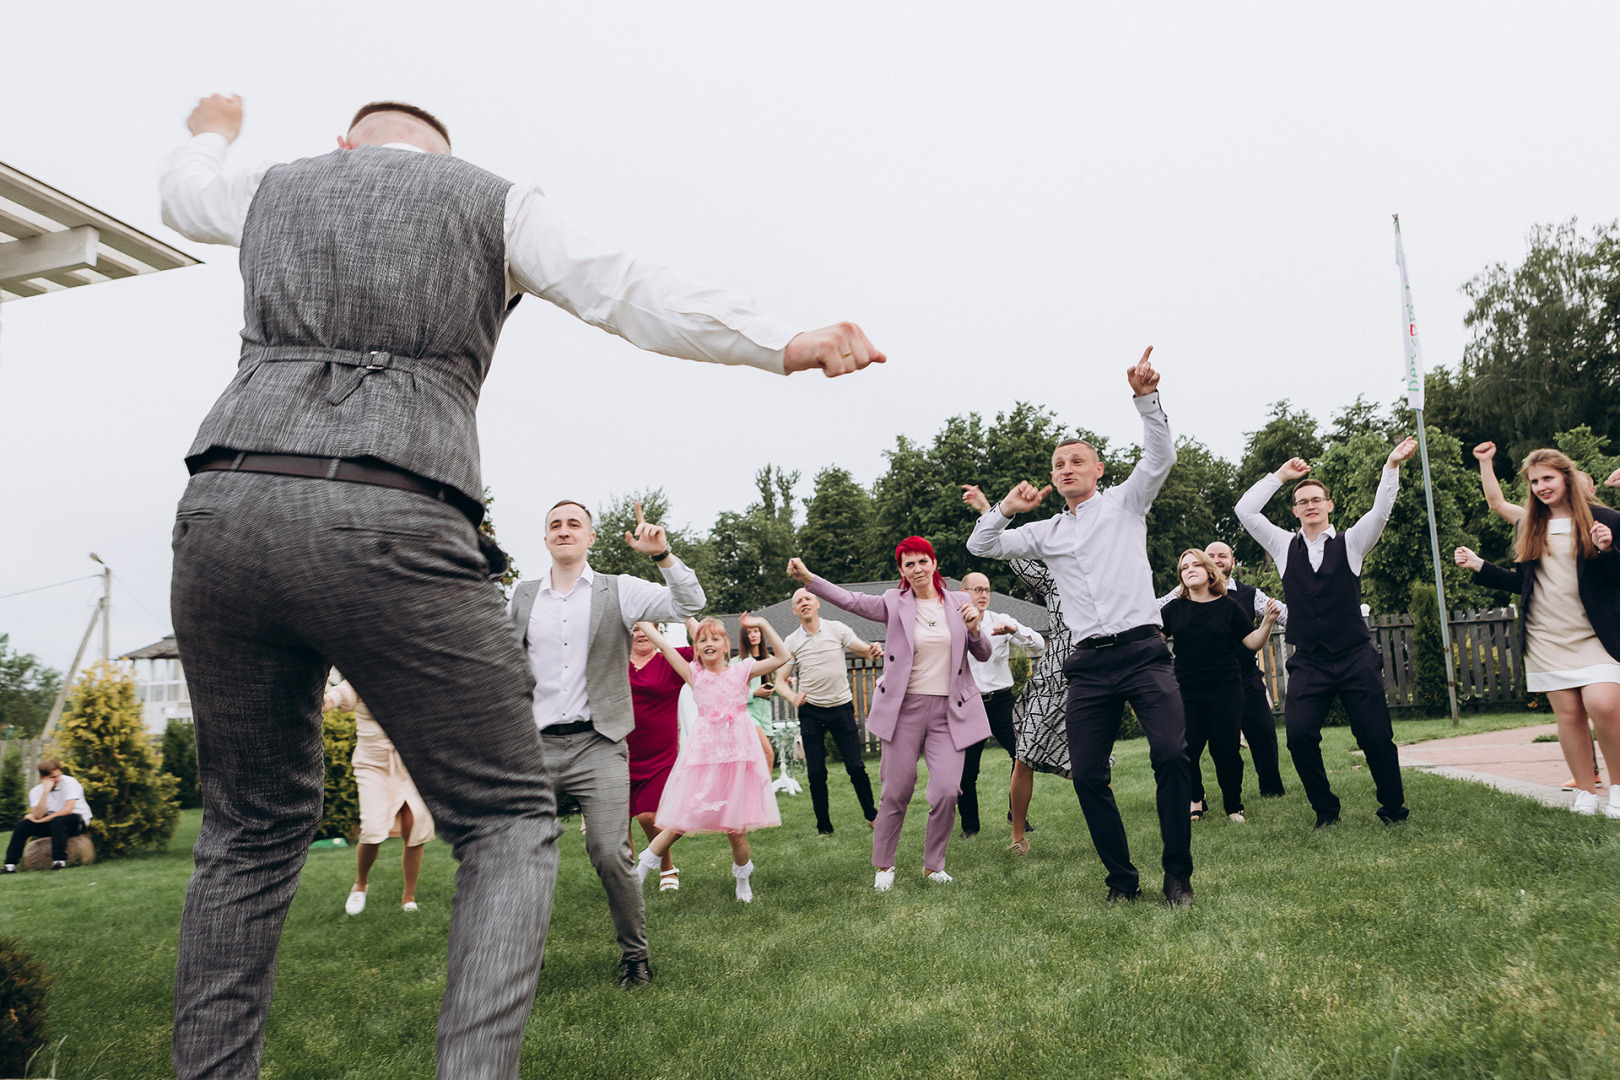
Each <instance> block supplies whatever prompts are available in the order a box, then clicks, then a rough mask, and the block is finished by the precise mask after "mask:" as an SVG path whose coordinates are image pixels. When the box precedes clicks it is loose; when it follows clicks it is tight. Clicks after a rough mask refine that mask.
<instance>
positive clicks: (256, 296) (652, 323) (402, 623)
mask: <svg viewBox="0 0 1620 1080" xmlns="http://www.w3.org/2000/svg"><path fill="white" fill-rule="evenodd" d="M241 125H242V103H241V101H240V99H236V98H229V97H221V96H219V95H215V96H213V97H210V98H205V99H203V101H202V102H200V103H199V104H198V106H197V108H196V109H195V110H193V112H192V114H191V116H190V118H189V119H188V121H187V126H188V127H189V128H190V129H191V133H192V139H191V141H190V142H189V143H188V144H186V145H185V146H184V147H183V148H182V149H181V150H180V151H179V152H178V153H177V154H176V155H175V157H174V158H173V159H171V161H170V163H169V165H168V167H167V169H166V170H165V172H164V174H163V178H162V181H161V183H160V190H161V192H162V196H163V220H164V221H165V222H167V223H168V224H169V225H170V226H172V227H173V228H175V229H176V230H178V231H179V232H180V233H182V234H183V235H185V236H186V237H188V238H189V239H192V240H196V241H200V242H204V243H215V244H228V245H233V246H238V247H240V248H241V271H242V285H243V292H244V302H243V309H244V315H245V324H244V326H243V329H242V349H241V359H240V362H239V364H238V366H237V370H236V376H235V378H233V379H232V380H231V382H230V384H229V385H228V386H227V387H226V388H225V391H224V393H223V394H222V395H221V396H220V398H219V400H218V402H217V403H216V404H215V405H214V407H213V409H212V410H210V412H209V414H208V417H207V418H206V419H205V420H204V421H203V424H202V428H201V430H200V431H199V432H198V435H197V438H196V440H195V441H194V442H193V444H192V447H191V450H190V451H189V453H188V454H187V457H186V464H187V466H188V467H189V468H190V470H191V472H192V478H191V482H190V484H189V485H188V486H187V488H186V493H185V496H184V497H183V498H182V499H181V502H180V508H179V512H178V514H177V517H176V521H175V528H174V575H173V585H172V590H173V591H172V604H173V618H174V629H175V637H176V639H177V641H178V643H179V648H180V658H181V660H182V661H183V662H184V663H185V666H186V680H187V682H188V683H189V684H190V688H191V700H192V709H193V712H194V715H195V716H196V723H197V753H198V761H199V764H200V766H201V771H202V778H203V791H204V807H203V823H202V830H201V832H200V834H199V835H198V838H197V844H196V848H195V851H194V857H195V862H196V870H195V872H194V873H193V875H192V878H191V884H190V886H189V887H188V888H187V891H186V902H185V911H184V914H183V915H182V917H181V921H180V944H179V950H178V963H177V970H176V975H175V995H174V997H175V1002H174V1008H175V1023H174V1050H173V1060H174V1069H175V1073H176V1074H177V1076H178V1077H180V1078H181V1080H196V1078H201V1077H209V1078H221V1077H233V1078H234V1077H251V1076H255V1075H257V1074H258V1071H259V1059H260V1054H261V1051H262V1048H263V1043H264V1023H265V1014H266V1013H267V1011H268V1010H269V1007H270V990H271V986H272V985H273V983H274V981H275V959H276V947H277V944H278V943H279V941H280V938H281V927H282V923H283V920H284V919H285V918H286V914H287V907H288V905H289V904H291V902H292V898H293V893H294V892H295V891H296V889H297V887H298V874H299V871H300V869H301V868H302V867H303V863H304V858H305V856H306V853H307V852H308V850H309V844H310V840H311V839H312V837H313V836H314V833H315V828H316V826H317V825H318V824H319V822H320V819H321V796H322V789H323V786H324V777H325V772H324V768H323V763H322V753H321V697H322V691H323V689H324V687H325V681H326V673H327V671H328V670H329V669H330V668H331V667H333V666H336V667H338V668H340V669H341V670H342V671H343V673H344V674H345V675H346V676H348V678H349V680H350V682H351V683H352V684H353V685H354V688H355V690H356V691H357V692H358V693H359V695H360V696H361V697H362V698H364V699H365V701H366V703H367V704H368V705H369V706H370V707H371V711H372V714H373V715H374V716H375V717H376V719H377V721H378V723H380V724H381V725H382V727H383V729H384V730H385V731H386V732H387V733H388V737H389V739H390V740H392V741H393V743H394V746H395V747H396V748H397V749H398V750H399V754H400V757H401V758H402V759H403V760H404V762H405V767H406V768H407V769H409V770H410V773H411V776H412V777H413V778H415V780H416V783H417V787H418V789H419V790H420V791H421V793H422V797H423V799H424V800H425V801H426V802H427V805H428V809H429V810H431V811H432V813H433V819H434V822H435V824H436V825H437V827H438V831H439V835H440V836H442V837H444V838H445V839H446V840H448V841H449V842H450V843H451V844H452V845H454V848H455V857H456V859H457V860H459V862H460V864H461V866H460V869H459V871H458V872H457V875H456V881H457V893H456V898H455V914H454V916H453V918H452V919H451V923H450V940H449V970H448V974H447V979H446V983H445V993H444V1002H443V1004H442V1006H441V1007H440V1011H439V1036H438V1074H439V1076H440V1077H456V1078H457V1080H512V1078H514V1077H516V1076H517V1071H518V1051H519V1043H520V1041H521V1039H522V1036H523V1025H524V1023H525V1022H526V1020H527V1019H528V1015H529V1010H530V1009H531V1008H532V1007H533V1003H534V991H535V982H536V979H537V977H538V975H539V971H540V955H541V952H542V949H543V945H544V935H545V930H546V927H547V924H548V923H549V921H550V918H551V899H552V890H553V886H554V884H555V877H556V869H557V848H556V838H557V832H558V829H557V822H556V814H555V810H556V802H555V799H554V798H553V796H552V792H551V784H550V783H549V781H548V780H547V777H546V768H545V762H544V756H543V752H542V749H541V739H540V737H539V735H538V734H537V733H536V731H535V726H534V703H533V699H532V696H531V693H530V691H531V688H532V686H533V677H532V676H531V674H530V672H529V665H528V663H527V662H526V660H525V658H524V655H523V649H522V646H521V645H520V644H519V639H518V635H517V634H515V633H513V632H512V626H511V623H510V621H509V619H508V617H507V614H506V611H505V609H504V604H503V603H502V598H501V594H500V589H499V587H498V586H497V585H496V584H495V583H494V581H493V580H491V576H490V575H491V571H492V570H494V569H498V567H497V566H496V564H498V563H501V562H503V561H504V560H503V559H502V558H501V557H500V555H499V552H498V550H496V549H493V548H491V547H486V546H484V545H481V544H480V542H479V534H478V532H477V524H478V521H479V520H480V519H481V518H482V516H483V505H482V502H481V501H480V493H481V492H482V491H483V481H482V479H481V477H480V475H479V464H478V431H477V424H476V420H475V413H476V409H477V404H478V394H479V391H480V389H481V388H482V386H483V382H484V377H485V375H486V374H487V373H488V371H489V366H490V362H491V360H492V358H493V356H494V352H495V343H496V340H497V339H498V338H499V336H500V331H501V326H502V325H503V324H504V322H505V321H506V318H507V316H508V314H509V313H510V312H511V310H512V308H513V306H514V305H515V304H516V303H517V301H518V300H519V299H520V298H521V297H522V295H523V294H524V293H530V294H533V295H536V296H539V297H542V298H544V299H546V300H548V301H550V302H552V303H555V304H557V305H559V306H561V307H563V308H564V309H566V310H567V311H569V312H572V313H573V314H575V315H577V316H578V317H579V318H581V319H583V320H585V321H587V322H589V323H591V324H592V325H594V326H599V327H601V328H602V329H604V330H608V331H610V332H612V333H616V334H619V335H621V336H623V337H624V338H626V339H628V340H629V341H631V342H632V343H633V344H636V345H638V346H640V347H642V348H645V349H650V350H652V351H655V352H662V353H666V354H668V355H671V356H680V357H685V358H688V359H692V360H706V361H711V362H715V363H725V364H748V365H751V366H754V367H759V368H762V369H764V370H767V371H773V372H776V373H777V374H786V373H788V372H792V371H800V370H807V369H809V368H812V367H819V368H821V369H822V370H823V371H824V372H826V373H827V374H828V375H837V374H841V373H843V372H848V371H855V370H857V369H859V368H862V367H865V366H866V365H867V364H869V363H873V362H877V361H881V360H882V359H883V354H882V353H880V352H878V351H877V350H876V349H874V348H872V346H871V344H870V342H868V341H867V340H866V337H865V335H864V334H862V333H861V332H860V329H859V328H858V327H856V326H854V325H853V324H850V323H840V324H837V325H835V326H831V327H827V328H825V329H822V330H814V331H809V332H806V333H800V334H795V333H794V331H793V329H792V328H791V327H788V326H785V325H783V324H781V323H779V322H777V321H775V320H773V319H771V318H769V317H768V316H766V315H765V314H764V313H763V312H760V311H759V310H758V309H757V308H756V307H755V306H754V305H753V304H752V302H750V301H748V300H745V299H743V298H741V297H738V296H735V295H734V294H731V293H727V292H724V291H720V290H714V289H707V288H704V287H702V286H700V285H698V284H697V283H695V282H692V281H690V280H688V279H686V278H683V277H681V276H679V275H677V274H674V273H671V272H670V271H667V270H664V269H662V268H660V267H657V266H652V265H649V264H647V263H645V262H642V261H641V260H638V259H636V258H634V257H633V256H631V255H628V254H625V253H622V252H615V251H613V250H611V249H610V248H607V247H605V246H604V245H602V244H600V243H597V242H595V241H593V240H592V239H591V238H590V237H589V236H587V235H585V234H583V233H581V232H580V231H579V230H577V229H575V228H573V227H572V226H570V225H569V224H568V222H567V221H566V220H565V219H564V218H563V217H562V216H561V215H560V214H559V213H558V211H557V209H556V208H555V207H554V206H552V205H551V203H550V201H549V200H548V199H547V198H546V197H545V195H544V193H543V192H541V191H540V189H539V188H537V187H535V186H533V185H524V184H512V183H510V182H509V181H506V180H503V179H501V178H500V177H498V176H496V175H494V174H493V173H489V172H486V171H484V170H483V169H480V168H477V167H476V166H474V165H471V164H469V163H467V162H465V161H461V160H459V159H457V158H455V157H452V156H451V154H450V136H449V133H448V132H447V131H446V129H445V126H444V125H443V124H441V123H440V122H439V121H438V120H437V119H435V118H434V117H433V116H432V115H430V114H428V113H426V112H424V111H423V110H421V109H419V108H416V107H414V106H411V105H404V104H401V103H398V102H376V103H373V104H371V105H367V106H365V107H364V108H362V109H361V110H360V111H359V113H358V114H357V115H356V116H355V118H354V120H353V122H352V123H351V124H350V127H349V130H348V132H347V133H346V134H345V135H343V136H342V137H340V139H339V140H338V141H339V146H340V149H338V150H336V151H334V152H332V153H328V154H324V155H320V156H317V157H307V158H302V159H300V160H298V161H294V162H292V163H290V164H285V165H273V166H270V167H268V168H267V169H259V170H257V171H253V172H246V173H234V174H233V173H228V172H226V170H225V168H224V158H225V153H226V149H227V147H228V146H229V144H230V142H231V141H232V140H233V139H235V138H236V135H237V133H238V131H239V130H240V129H241ZM576 449H577V448H576Z"/></svg>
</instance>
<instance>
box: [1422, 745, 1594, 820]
mask: <svg viewBox="0 0 1620 1080" xmlns="http://www.w3.org/2000/svg"><path fill="white" fill-rule="evenodd" d="M1557 733H1558V725H1556V724H1537V725H1535V726H1534V727H1522V728H1510V729H1508V730H1506V731H1487V732H1485V733H1484V734H1480V735H1459V736H1457V737H1456V738H1452V739H1431V740H1429V741H1428V742H1420V743H1411V744H1409V745H1407V746H1403V747H1400V752H1401V764H1402V765H1403V766H1406V767H1408V768H1414V769H1422V770H1423V771H1425V772H1431V773H1434V774H1435V775H1436V776H1449V777H1453V778H1454V779H1457V780H1473V781H1476V782H1478V783H1481V784H1487V785H1489V786H1491V787H1494V788H1498V789H1500V790H1502V791H1508V792H1512V793H1513V794H1515V795H1523V796H1525V797H1527V798H1531V799H1535V800H1536V801H1538V802H1542V803H1545V804H1547V805H1548V806H1562V807H1566V808H1567V807H1568V806H1569V805H1570V804H1571V803H1573V802H1574V801H1575V793H1574V792H1573V791H1564V790H1563V788H1562V785H1563V783H1564V781H1566V780H1568V779H1569V766H1568V765H1566V764H1564V754H1563V751H1562V750H1560V749H1559V748H1558V744H1557V743H1556V742H1543V743H1538V742H1536V741H1535V738H1536V736H1538V735H1556V734H1557ZM1598 764H1599V766H1600V767H1602V764H1603V755H1602V754H1601V753H1599V754H1598ZM1602 775H1603V777H1604V779H1608V776H1609V771H1608V769H1607V768H1604V769H1603V774H1602ZM1599 794H1601V795H1603V796H1604V797H1605V798H1607V795H1608V792H1607V789H1605V790H1604V791H1601V792H1600V793H1599Z"/></svg>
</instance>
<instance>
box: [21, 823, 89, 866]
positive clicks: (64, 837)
mask: <svg viewBox="0 0 1620 1080" xmlns="http://www.w3.org/2000/svg"><path fill="white" fill-rule="evenodd" d="M84 827H85V826H84V818H82V817H80V816H79V815H78V814H63V815H62V816H61V817H53V818H51V819H50V820H49V821H29V820H28V819H27V818H23V819H21V820H20V821H18V822H17V824H16V826H15V827H14V828H13V829H12V830H11V843H10V845H9V846H7V848H6V865H8V866H15V865H16V864H17V863H18V862H20V861H21V860H22V853H23V848H25V847H27V846H28V841H30V840H32V839H33V838H34V837H36V836H48V837H50V838H51V862H65V861H66V860H67V842H68V837H70V836H78V835H79V834H80V833H82V832H84Z"/></svg>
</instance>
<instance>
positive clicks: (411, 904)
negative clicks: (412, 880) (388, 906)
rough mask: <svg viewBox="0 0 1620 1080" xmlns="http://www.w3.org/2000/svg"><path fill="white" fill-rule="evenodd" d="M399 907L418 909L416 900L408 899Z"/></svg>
mask: <svg viewBox="0 0 1620 1080" xmlns="http://www.w3.org/2000/svg"><path fill="white" fill-rule="evenodd" d="M399 909H400V910H401V911H415V910H416V901H415V900H407V901H405V902H404V903H403V904H401V905H399Z"/></svg>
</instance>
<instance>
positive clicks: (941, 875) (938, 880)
mask: <svg viewBox="0 0 1620 1080" xmlns="http://www.w3.org/2000/svg"><path fill="white" fill-rule="evenodd" d="M928 880H929V881H932V882H933V883H934V884H935V885H943V884H945V883H946V882H948V881H953V880H955V879H954V878H952V877H951V875H949V874H947V873H946V872H945V871H943V870H935V871H934V872H933V873H932V874H929V875H928Z"/></svg>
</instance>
